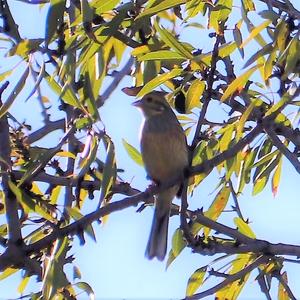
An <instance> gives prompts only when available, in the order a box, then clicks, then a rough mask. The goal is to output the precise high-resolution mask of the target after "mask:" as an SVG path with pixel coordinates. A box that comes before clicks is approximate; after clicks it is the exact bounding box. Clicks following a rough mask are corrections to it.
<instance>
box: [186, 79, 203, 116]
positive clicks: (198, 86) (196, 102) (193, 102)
mask: <svg viewBox="0 0 300 300" xmlns="http://www.w3.org/2000/svg"><path fill="white" fill-rule="evenodd" d="M204 89H205V83H204V82H203V81H202V80H200V79H196V80H194V81H193V83H192V84H191V86H190V87H189V89H188V92H187V95H186V112H187V113H189V112H191V110H192V109H193V108H195V107H199V106H200V97H201V96H202V94H203V91H204Z"/></svg>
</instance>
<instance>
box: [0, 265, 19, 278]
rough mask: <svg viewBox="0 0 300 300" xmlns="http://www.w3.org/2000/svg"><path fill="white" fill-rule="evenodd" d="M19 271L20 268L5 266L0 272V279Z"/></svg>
mask: <svg viewBox="0 0 300 300" xmlns="http://www.w3.org/2000/svg"><path fill="white" fill-rule="evenodd" d="M18 271H20V269H15V268H11V267H9V268H6V269H5V270H4V271H3V272H2V273H0V280H3V279H5V278H7V277H9V276H10V275H12V274H15V273H16V272H18Z"/></svg>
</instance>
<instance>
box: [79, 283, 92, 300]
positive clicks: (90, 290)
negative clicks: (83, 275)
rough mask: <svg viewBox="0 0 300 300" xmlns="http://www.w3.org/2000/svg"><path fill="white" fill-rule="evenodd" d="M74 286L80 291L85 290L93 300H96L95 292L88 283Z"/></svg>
mask: <svg viewBox="0 0 300 300" xmlns="http://www.w3.org/2000/svg"><path fill="white" fill-rule="evenodd" d="M74 286H76V287H78V288H79V289H81V290H83V291H84V292H85V293H86V294H87V295H88V296H89V298H90V299H91V300H93V299H95V295H94V291H93V289H92V287H91V286H90V285H89V284H88V283H86V282H77V283H75V284H74Z"/></svg>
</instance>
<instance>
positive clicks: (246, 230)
mask: <svg viewBox="0 0 300 300" xmlns="http://www.w3.org/2000/svg"><path fill="white" fill-rule="evenodd" d="M234 224H235V225H236V226H237V228H238V231H239V232H241V233H242V234H244V235H246V236H248V237H250V238H252V239H255V238H256V236H255V234H254V232H253V231H252V229H251V228H250V227H249V224H247V223H245V221H244V220H242V219H241V218H238V217H235V218H234Z"/></svg>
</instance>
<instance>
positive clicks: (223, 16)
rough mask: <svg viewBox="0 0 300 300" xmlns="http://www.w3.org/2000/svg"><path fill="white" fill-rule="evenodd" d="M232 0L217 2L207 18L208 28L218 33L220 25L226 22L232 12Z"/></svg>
mask: <svg viewBox="0 0 300 300" xmlns="http://www.w3.org/2000/svg"><path fill="white" fill-rule="evenodd" d="M232 2H233V1H232V0H219V1H218V2H217V6H215V7H214V8H213V9H212V11H211V13H210V17H209V27H210V28H214V29H215V31H216V32H217V33H220V23H222V22H224V21H226V20H227V18H228V16H229V14H230V12H231V10H232Z"/></svg>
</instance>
